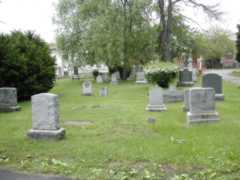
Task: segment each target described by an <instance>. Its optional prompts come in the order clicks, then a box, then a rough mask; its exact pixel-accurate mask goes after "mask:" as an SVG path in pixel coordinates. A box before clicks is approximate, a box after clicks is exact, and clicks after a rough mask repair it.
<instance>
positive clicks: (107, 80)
mask: <svg viewBox="0 0 240 180" xmlns="http://www.w3.org/2000/svg"><path fill="white" fill-rule="evenodd" d="M101 76H102V80H103V82H109V74H108V73H102V74H101Z"/></svg>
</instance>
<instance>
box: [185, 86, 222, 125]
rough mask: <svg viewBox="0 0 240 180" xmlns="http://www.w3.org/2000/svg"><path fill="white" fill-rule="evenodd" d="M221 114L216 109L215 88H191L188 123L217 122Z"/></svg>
mask: <svg viewBox="0 0 240 180" xmlns="http://www.w3.org/2000/svg"><path fill="white" fill-rule="evenodd" d="M218 120H219V115H218V113H217V112H216V111H215V95H214V89H213V88H191V89H190V90H189V112H187V122H188V124H193V123H200V122H215V121H218Z"/></svg>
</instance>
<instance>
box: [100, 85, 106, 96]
mask: <svg viewBox="0 0 240 180" xmlns="http://www.w3.org/2000/svg"><path fill="white" fill-rule="evenodd" d="M99 95H100V96H102V97H106V96H108V88H107V87H103V88H101V89H100V90H99Z"/></svg>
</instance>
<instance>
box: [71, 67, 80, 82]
mask: <svg viewBox="0 0 240 180" xmlns="http://www.w3.org/2000/svg"><path fill="white" fill-rule="evenodd" d="M72 79H80V75H79V72H78V67H76V66H74V67H73V76H72Z"/></svg>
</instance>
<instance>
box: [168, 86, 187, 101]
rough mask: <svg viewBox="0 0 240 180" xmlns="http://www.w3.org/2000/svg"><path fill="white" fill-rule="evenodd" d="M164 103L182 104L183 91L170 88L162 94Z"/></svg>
mask: <svg viewBox="0 0 240 180" xmlns="http://www.w3.org/2000/svg"><path fill="white" fill-rule="evenodd" d="M163 99H164V103H175V102H182V101H183V99H184V94H183V91H180V90H177V89H173V88H170V89H168V90H165V91H164V92H163Z"/></svg>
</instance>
